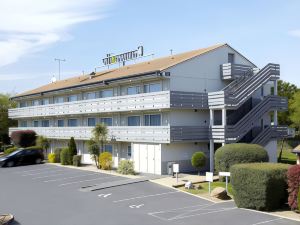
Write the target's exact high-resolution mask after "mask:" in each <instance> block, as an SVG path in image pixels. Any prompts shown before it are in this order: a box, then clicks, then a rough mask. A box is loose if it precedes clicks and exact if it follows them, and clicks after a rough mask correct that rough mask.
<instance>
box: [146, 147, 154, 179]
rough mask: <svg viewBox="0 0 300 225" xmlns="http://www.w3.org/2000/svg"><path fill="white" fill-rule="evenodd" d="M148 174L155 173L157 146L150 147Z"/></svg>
mask: <svg viewBox="0 0 300 225" xmlns="http://www.w3.org/2000/svg"><path fill="white" fill-rule="evenodd" d="M148 173H153V174H154V173H155V146H154V145H148Z"/></svg>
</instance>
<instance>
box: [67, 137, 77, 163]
mask: <svg viewBox="0 0 300 225" xmlns="http://www.w3.org/2000/svg"><path fill="white" fill-rule="evenodd" d="M68 147H69V151H70V157H71V159H73V156H74V155H77V147H76V143H75V140H74V138H73V137H71V139H70V141H69V144H68Z"/></svg>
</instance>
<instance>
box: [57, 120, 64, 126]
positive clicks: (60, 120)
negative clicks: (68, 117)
mask: <svg viewBox="0 0 300 225" xmlns="http://www.w3.org/2000/svg"><path fill="white" fill-rule="evenodd" d="M59 121H62V122H63V124H62V126H60V125H59ZM57 127H65V120H64V119H58V120H57Z"/></svg>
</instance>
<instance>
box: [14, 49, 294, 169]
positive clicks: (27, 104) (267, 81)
mask: <svg viewBox="0 0 300 225" xmlns="http://www.w3.org/2000/svg"><path fill="white" fill-rule="evenodd" d="M278 79H279V65H277V64H268V65H267V66H265V67H264V68H262V69H258V68H257V67H256V66H255V64H253V63H252V62H251V61H249V60H248V59H247V58H246V57H244V56H243V55H241V54H240V53H239V52H237V51H236V50H235V49H233V48H232V47H230V46H229V45H228V44H220V45H215V46H211V47H208V48H203V49H199V50H194V51H190V52H185V53H182V54H177V55H170V56H167V57H163V58H158V59H153V60H151V61H146V62H141V63H137V64H132V65H125V66H123V67H120V68H115V69H108V70H106V71H101V72H97V73H92V74H89V75H82V76H78V77H74V78H70V79H66V80H61V81H56V82H53V83H50V84H47V85H45V86H42V87H39V88H36V89H34V90H30V91H27V92H24V93H21V94H18V95H16V96H14V97H13V99H14V100H15V101H17V102H18V108H15V109H10V110H9V117H10V118H12V119H16V120H18V127H17V128H10V132H12V131H15V130H23V129H30V130H35V131H36V133H37V134H38V135H43V136H46V137H48V138H49V139H50V140H51V151H53V150H54V149H55V148H57V147H63V146H66V145H67V141H68V139H70V137H74V138H75V140H76V142H77V148H78V153H79V154H81V155H82V162H83V163H92V161H91V158H90V155H89V154H88V150H87V144H86V142H87V140H89V139H90V138H91V131H92V129H93V127H94V126H95V125H96V124H97V123H104V124H106V125H107V126H108V130H109V135H108V140H107V143H106V145H105V150H106V151H109V152H111V153H112V155H113V160H114V166H116V167H117V166H118V163H119V162H120V160H122V159H130V160H133V161H134V165H135V170H136V171H138V172H145V173H153V174H166V173H167V172H168V166H169V165H170V164H171V163H173V162H177V163H179V164H180V170H181V171H191V170H192V169H193V168H192V166H191V162H190V160H191V156H192V154H193V153H194V152H196V151H203V152H204V153H205V154H206V155H207V157H208V159H209V163H208V165H207V169H210V170H213V168H214V163H213V158H214V152H215V150H216V148H217V147H218V146H220V145H222V144H226V143H233V142H247V143H257V144H260V145H262V146H264V147H265V148H266V149H267V151H268V153H269V158H270V161H276V145H277V139H278V138H281V137H284V136H288V135H289V132H288V128H287V127H286V126H279V125H278V123H277V111H279V110H286V109H287V99H285V98H282V97H279V96H277V80H278Z"/></svg>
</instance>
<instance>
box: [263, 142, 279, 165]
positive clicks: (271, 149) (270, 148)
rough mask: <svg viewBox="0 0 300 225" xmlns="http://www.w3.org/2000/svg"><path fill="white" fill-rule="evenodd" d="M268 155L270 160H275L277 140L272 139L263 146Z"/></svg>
mask: <svg viewBox="0 0 300 225" xmlns="http://www.w3.org/2000/svg"><path fill="white" fill-rule="evenodd" d="M264 148H265V149H266V150H267V152H268V155H269V161H270V162H277V140H276V139H272V140H270V141H269V142H268V144H267V145H265V146H264Z"/></svg>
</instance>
